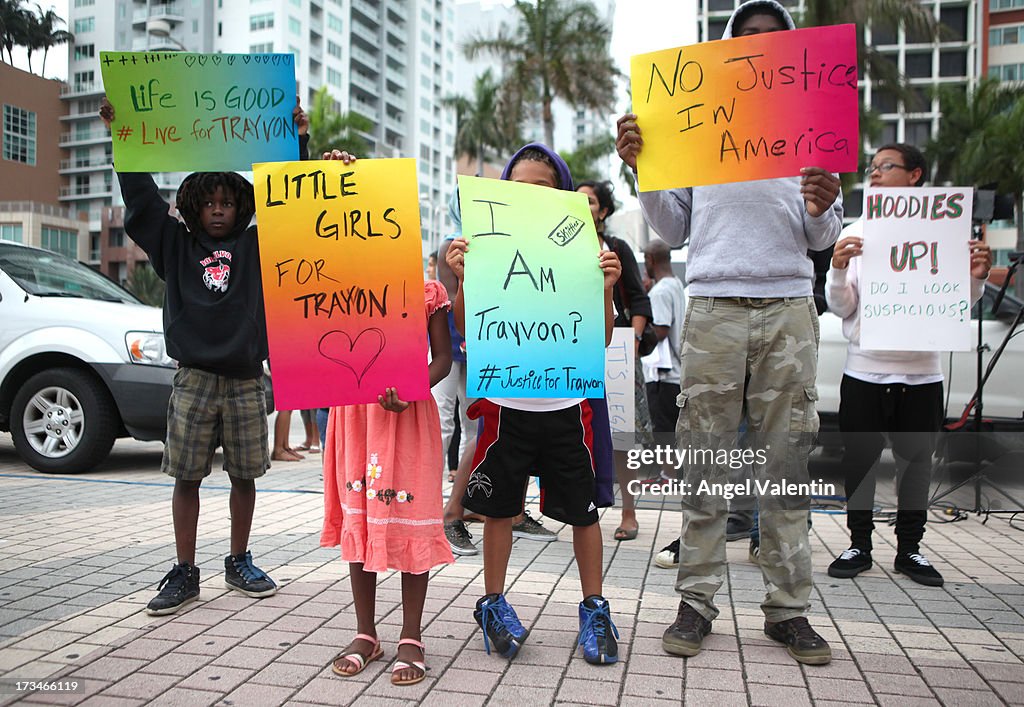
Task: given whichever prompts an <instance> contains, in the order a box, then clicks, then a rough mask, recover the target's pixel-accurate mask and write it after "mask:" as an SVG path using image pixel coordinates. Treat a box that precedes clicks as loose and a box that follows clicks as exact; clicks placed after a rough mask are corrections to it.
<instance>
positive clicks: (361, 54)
mask: <svg viewBox="0 0 1024 707" xmlns="http://www.w3.org/2000/svg"><path fill="white" fill-rule="evenodd" d="M349 52H350V54H351V55H352V60H353V61H358V62H359V63H360V64H362V65H363V66H365V67H366V68H367V69H369V70H370V71H380V55H376V56H374V55H373V54H371V53H370V52H367V51H363V50H362V49H359V48H358V47H357V46H356V45H354V44H352V45H350V46H349Z"/></svg>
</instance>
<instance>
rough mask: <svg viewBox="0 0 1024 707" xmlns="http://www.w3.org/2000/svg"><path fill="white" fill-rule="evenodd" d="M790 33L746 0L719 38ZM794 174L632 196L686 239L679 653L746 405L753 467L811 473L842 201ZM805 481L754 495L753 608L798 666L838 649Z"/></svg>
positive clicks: (707, 593) (835, 186)
mask: <svg viewBox="0 0 1024 707" xmlns="http://www.w3.org/2000/svg"><path fill="white" fill-rule="evenodd" d="M794 28H795V25H794V23H793V19H792V18H791V17H790V15H789V13H788V12H787V11H786V10H785V8H783V7H782V5H780V4H779V3H777V2H774V0H751V1H750V2H746V3H744V4H743V5H741V6H740V7H739V8H738V9H737V10H736V12H735V13H733V16H732V17H731V18H730V20H729V23H728V25H727V26H726V29H725V34H724V37H723V38H725V39H729V38H731V37H740V36H747V35H752V34H758V33H761V32H775V31H782V30H789V29H794ZM642 146H643V141H642V139H641V137H640V128H639V126H638V125H637V118H636V116H635V115H632V114H628V115H625V116H622V117H621V118H620V119H619V121H618V136H617V140H616V148H617V150H618V153H619V156H620V157H621V158H622V160H623V161H624V162H625V163H626V164H627V165H629V166H630V167H631V168H632V169H633V170H634V172H635V171H636V156H637V154H638V153H639V152H640V150H641V149H642ZM680 157H681V158H685V156H684V155H680ZM801 175H802V176H800V177H792V178H783V179H766V180H758V181H752V182H738V183H734V184H720V185H712V186H704V187H693V188H687V189H669V190H664V191H653V192H641V193H640V205H641V207H642V209H643V213H644V218H645V219H646V220H647V222H648V223H649V224H650V225H651V227H652V228H654V230H656V231H657V232H658V234H659V235H661V237H662V238H663V239H664V240H665V241H667V242H668V243H669V244H670V245H672V246H675V247H679V246H682V245H683V244H685V243H687V242H689V245H690V250H689V257H688V260H687V268H686V278H687V285H688V287H689V292H688V295H689V297H688V299H689V306H688V308H687V313H686V320H685V322H684V326H683V334H682V340H681V341H680V342H679V345H680V347H681V354H680V358H681V365H682V372H681V377H680V383H681V385H680V389H681V392H680V395H679V399H678V401H677V402H678V405H679V407H680V408H681V410H680V414H679V422H678V424H677V427H676V435H677V444H678V447H679V449H680V450H698V451H699V450H712V453H711V454H696V455H691V457H690V463H689V464H687V465H686V466H685V478H684V486H683V487H682V488H683V490H684V493H685V494H686V495H684V497H683V522H682V533H681V542H680V552H679V560H680V562H679V575H678V578H677V581H676V591H678V592H679V593H680V594H681V595H682V600H681V601H680V603H679V613H678V616H677V618H676V621H675V623H673V624H672V625H671V626H670V627H669V628H668V629H666V631H665V634H664V636H663V639H662V646H663V647H664V649H665V650H666V651H667V652H669V653H673V654H676V655H683V656H693V655H696V654H697V653H698V652H699V651H700V646H701V642H702V640H703V638H704V636H706V635H707V634H708V633H710V632H711V622H712V621H713V620H714V619H715V617H716V616H717V615H718V609H717V608H715V605H714V596H715V593H716V592H717V591H718V589H719V587H721V585H722V582H723V581H724V578H725V572H726V567H725V527H726V517H727V508H726V498H725V496H724V494H723V493H721V492H717V493H716V492H715V490H714V487H713V486H711V484H719V483H721V484H725V483H727V482H728V480H729V479H728V476H729V474H728V471H729V468H730V464H731V463H732V461H733V459H735V458H736V455H735V454H734V452H736V451H738V450H736V449H735V447H736V440H737V429H738V427H739V424H740V420H741V419H742V418H743V416H744V414H745V415H746V418H747V420H748V424H749V429H750V433H751V434H752V435H753V439H754V440H755V443H754V444H753V445H752V446H753V448H754V449H755V450H763V457H764V458H765V463H764V464H762V465H756V467H755V468H756V476H757V478H758V479H759V480H761V481H767V482H772V483H775V482H789V483H794V482H795V483H797V484H807V483H808V481H809V479H808V472H807V457H808V454H809V453H810V449H811V446H812V444H813V441H814V437H815V435H816V433H817V429H818V417H817V413H816V412H815V409H814V400H815V399H816V398H817V392H816V390H815V376H816V371H817V351H818V336H819V332H818V317H817V312H816V311H815V306H814V298H813V296H812V285H813V282H814V268H813V264H812V262H811V260H810V258H808V256H807V251H808V249H812V250H823V249H825V248H827V247H829V246H830V245H832V244H833V243H835V241H836V239H837V238H838V236H839V233H840V231H841V230H842V216H843V209H842V198H841V196H840V185H839V179H838V178H837V177H836V176H835V175H833V174H830V173H829V172H827V171H825V170H823V169H821V168H818V167H806V168H804V169H802V170H801ZM725 450H728V457H727V458H726V460H725V461H724V463H723V456H722V454H721V452H723V451H725ZM712 456H713V457H714V459H711V458H710V457H712ZM718 488H721V487H718ZM806 488H807V487H803V489H802V490H800V491H797V492H794V491H792V490H788V492H783V493H774V494H769V495H764V496H762V497H761V498H760V499H759V501H760V507H761V516H760V532H761V552H760V562H759V564H760V565H761V572H762V574H763V576H764V581H765V586H766V588H767V594H766V597H765V600H764V602H763V603H762V604H761V608H762V609H763V610H764V613H765V626H764V630H765V633H766V634H767V635H768V636H770V637H771V638H773V639H775V640H777V641H779V642H781V643H784V644H786V646H787V648H788V650H789V653H790V655H792V656H793V657H794V658H795V659H796V660H797V661H799V662H801V663H805V664H810V665H820V664H824V663H828V662H829V661H830V660H831V656H832V654H831V649H830V648H829V646H828V643H827V642H826V641H825V640H824V639H823V638H822V637H821V636H819V635H818V634H817V633H816V632H815V631H814V630H813V629H812V628H811V627H810V625H809V624H808V622H807V619H806V617H805V614H806V612H807V608H808V599H809V597H810V593H811V586H812V582H811V548H810V544H809V541H808V534H807V511H808V504H809V496H808V494H807V493H806Z"/></svg>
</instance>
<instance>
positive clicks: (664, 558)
mask: <svg viewBox="0 0 1024 707" xmlns="http://www.w3.org/2000/svg"><path fill="white" fill-rule="evenodd" d="M654 564H656V565H657V566H658V567H661V568H662V569H666V570H670V569H673V568H675V567H678V566H679V538H676V539H675V540H673V541H672V542H670V543H669V544H668V545H666V546H665V547H663V548H661V550H660V551H659V552H658V554H657V555H655V556H654Z"/></svg>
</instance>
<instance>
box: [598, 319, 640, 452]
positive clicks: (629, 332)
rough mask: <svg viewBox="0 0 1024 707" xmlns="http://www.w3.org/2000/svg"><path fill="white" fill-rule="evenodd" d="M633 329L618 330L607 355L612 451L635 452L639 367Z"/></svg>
mask: <svg viewBox="0 0 1024 707" xmlns="http://www.w3.org/2000/svg"><path fill="white" fill-rule="evenodd" d="M634 341H636V334H635V332H634V331H633V328H632V327H615V329H613V330H612V343H611V344H609V346H608V348H607V349H605V352H604V385H605V394H606V395H607V396H608V420H609V422H610V423H611V427H612V448H613V449H617V450H620V451H625V450H629V449H632V448H633V445H634V441H635V435H634V432H635V428H636V378H635V376H636V373H635V371H634V366H635V365H636V357H635V355H634V354H635V349H634V343H633V342H634Z"/></svg>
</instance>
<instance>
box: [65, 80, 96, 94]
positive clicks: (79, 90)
mask: <svg viewBox="0 0 1024 707" xmlns="http://www.w3.org/2000/svg"><path fill="white" fill-rule="evenodd" d="M102 94H103V84H102V83H101V82H99V81H89V82H83V83H65V84H61V86H60V96H61V98H75V97H79V96H90V95H97V96H99V95H102Z"/></svg>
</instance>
